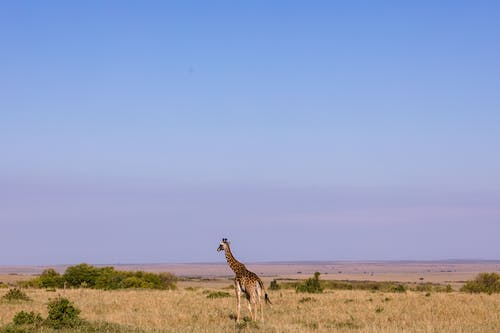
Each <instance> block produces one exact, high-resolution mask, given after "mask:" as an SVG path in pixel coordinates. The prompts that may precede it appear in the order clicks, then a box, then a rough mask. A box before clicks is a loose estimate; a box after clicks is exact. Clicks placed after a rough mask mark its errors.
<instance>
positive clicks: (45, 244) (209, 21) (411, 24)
mask: <svg viewBox="0 0 500 333" xmlns="http://www.w3.org/2000/svg"><path fill="white" fill-rule="evenodd" d="M499 15H500V5H499V4H498V3H497V2H494V1H491V2H488V1H477V2H462V1H440V2H439V3H436V2H432V1H419V2H416V1H415V2H404V3H402V2H397V1H394V2H391V1H386V2H379V3H376V2H364V1H345V2H333V1H324V2H322V1H307V2H306V1H302V2H299V1H296V2H290V1H289V2H284V1H283V2H281V1H275V2H264V1H262V2H261V1H254V2H251V3H250V2H248V3H244V2H238V3H235V2H229V1H227V2H225V1H214V2H195V1H182V2H181V1H179V2H160V1H150V2H131V1H130V2H126V1H125V2H123V1H120V2H118V1H117V2H113V1H109V2H106V3H103V2H98V1H81V2H71V3H70V2H64V1H50V2H37V1H3V2H1V3H0V29H1V31H2V33H1V34H0V49H1V52H0V156H1V163H0V225H1V228H2V234H3V235H5V237H3V240H2V242H1V243H0V264H58V263H77V262H82V261H87V262H90V263H118V262H122V263H131V262H134V263H135V262H216V261H223V258H222V257H221V256H218V255H217V253H216V252H215V248H216V247H217V243H218V241H219V239H220V238H222V237H227V238H229V239H230V240H232V242H233V247H234V248H235V253H236V254H238V255H239V257H241V259H243V260H246V261H275V260H337V259H359V260H366V259H370V260H378V259H381V260H382V259H386V260H387V259H389V260H390V259H415V260H417V259H446V258H480V259H499V253H500V243H499V242H498V240H497V237H495V235H499V234H500V171H499V170H500V153H499V152H500V101H499V98H498V89H499V87H500V34H499V31H500V22H499V21H498V17H499ZM13 249H16V250H15V251H14V250H13Z"/></svg>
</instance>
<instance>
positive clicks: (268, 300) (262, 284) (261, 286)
mask: <svg viewBox="0 0 500 333" xmlns="http://www.w3.org/2000/svg"><path fill="white" fill-rule="evenodd" d="M259 284H260V288H261V289H262V291H264V300H265V302H266V304H269V305H272V304H273V303H271V300H270V299H269V296H268V295H267V291H266V288H265V287H264V282H262V280H260V279H259Z"/></svg>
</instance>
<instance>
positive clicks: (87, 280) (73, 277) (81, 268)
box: [63, 263, 97, 288]
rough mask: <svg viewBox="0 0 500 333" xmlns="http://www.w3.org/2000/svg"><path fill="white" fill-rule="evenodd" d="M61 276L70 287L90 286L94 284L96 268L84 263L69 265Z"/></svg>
mask: <svg viewBox="0 0 500 333" xmlns="http://www.w3.org/2000/svg"><path fill="white" fill-rule="evenodd" d="M63 278H64V281H66V282H67V283H68V286H70V287H82V286H83V287H89V288H92V287H94V286H95V284H96V279H97V269H96V268H95V267H94V266H90V265H88V264H86V263H83V264H80V265H76V266H70V267H68V268H67V269H66V272H64V275H63Z"/></svg>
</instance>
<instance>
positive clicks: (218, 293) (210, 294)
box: [207, 291, 231, 298]
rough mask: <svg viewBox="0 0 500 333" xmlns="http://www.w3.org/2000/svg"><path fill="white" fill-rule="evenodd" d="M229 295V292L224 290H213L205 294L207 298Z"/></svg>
mask: <svg viewBox="0 0 500 333" xmlns="http://www.w3.org/2000/svg"><path fill="white" fill-rule="evenodd" d="M223 297H231V294H230V293H228V292H226V291H213V292H210V293H209V294H208V295H207V298H223Z"/></svg>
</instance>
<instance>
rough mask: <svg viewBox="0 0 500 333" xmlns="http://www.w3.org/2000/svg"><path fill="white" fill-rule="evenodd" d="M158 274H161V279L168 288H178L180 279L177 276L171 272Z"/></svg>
mask: <svg viewBox="0 0 500 333" xmlns="http://www.w3.org/2000/svg"><path fill="white" fill-rule="evenodd" d="M158 275H159V276H160V280H161V282H162V283H163V285H164V286H165V288H166V289H171V290H174V289H177V281H178V278H177V276H175V275H174V274H172V273H169V272H161V273H160V274H158Z"/></svg>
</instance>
